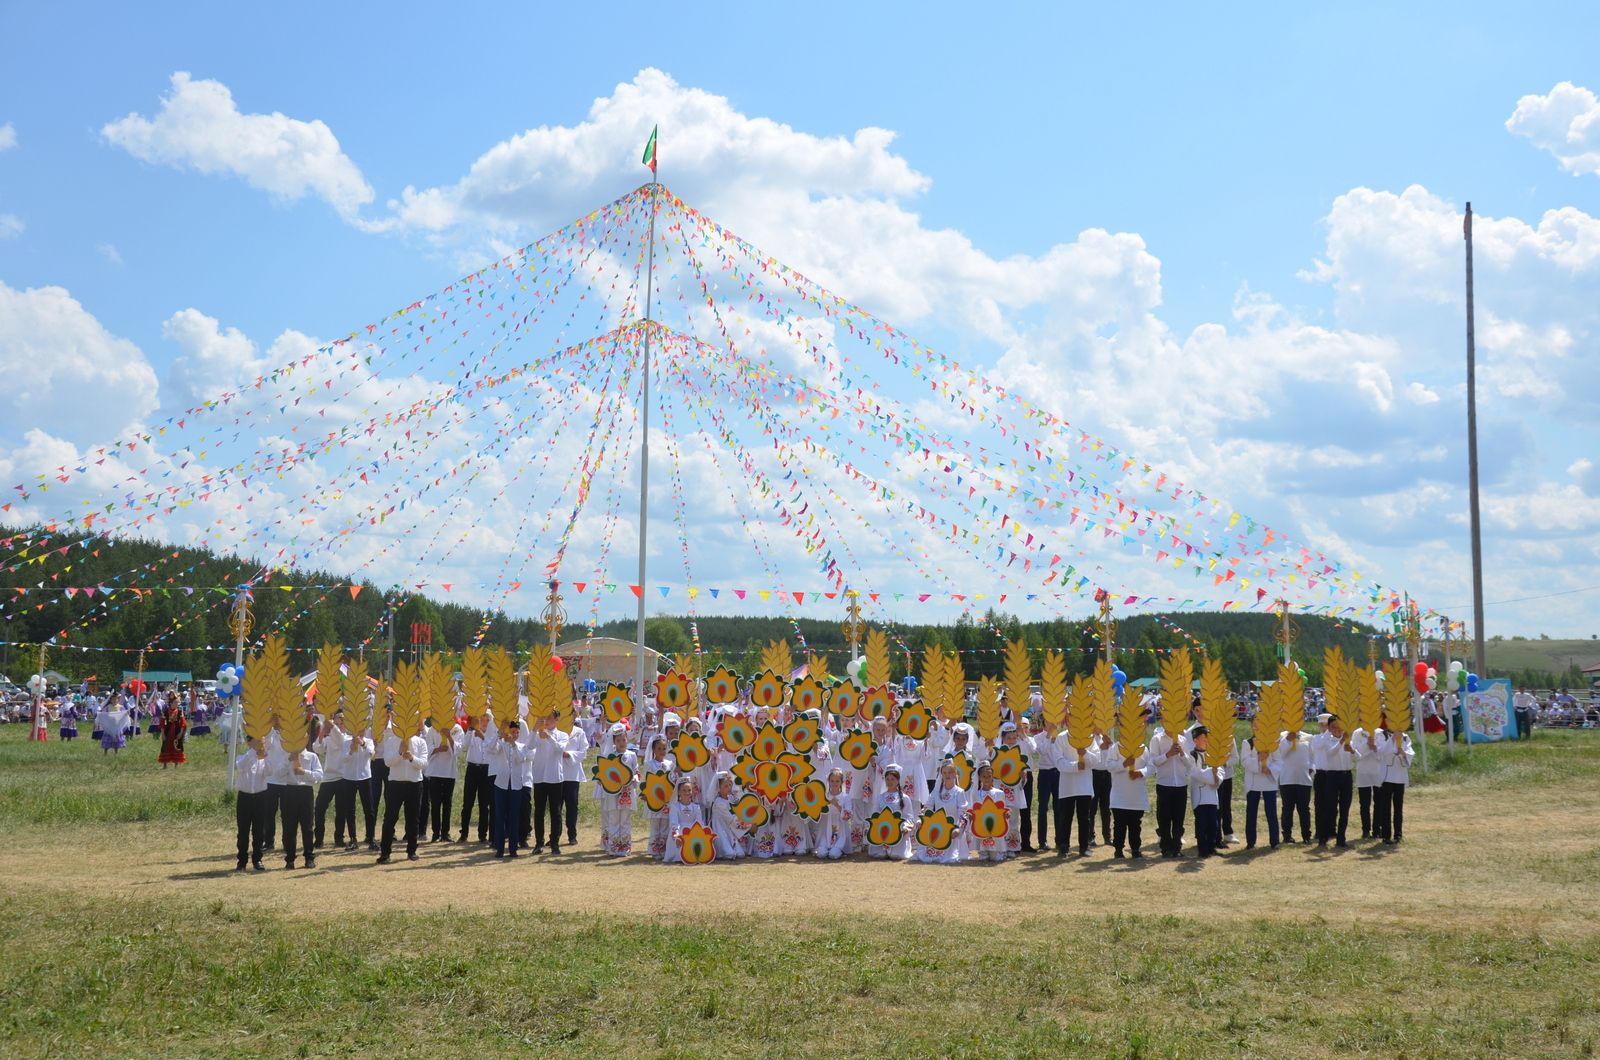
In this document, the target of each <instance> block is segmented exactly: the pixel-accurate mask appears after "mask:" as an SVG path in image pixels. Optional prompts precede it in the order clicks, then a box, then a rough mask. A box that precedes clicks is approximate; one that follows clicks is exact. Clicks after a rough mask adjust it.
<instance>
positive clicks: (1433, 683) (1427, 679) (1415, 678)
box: [1411, 662, 1439, 692]
mask: <svg viewBox="0 0 1600 1060" xmlns="http://www.w3.org/2000/svg"><path fill="white" fill-rule="evenodd" d="M1411 683H1412V684H1413V685H1414V686H1416V689H1417V691H1418V692H1432V691H1433V690H1434V689H1435V688H1437V687H1438V686H1439V672H1438V671H1437V670H1435V669H1434V668H1433V667H1431V666H1429V665H1428V664H1427V663H1425V662H1419V663H1417V664H1416V666H1415V667H1413V668H1412V671H1411Z"/></svg>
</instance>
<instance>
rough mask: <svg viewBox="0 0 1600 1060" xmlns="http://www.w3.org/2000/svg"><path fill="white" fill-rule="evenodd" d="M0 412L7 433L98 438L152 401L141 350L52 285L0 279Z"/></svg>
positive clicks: (135, 417)
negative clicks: (2, 382) (0, 382)
mask: <svg viewBox="0 0 1600 1060" xmlns="http://www.w3.org/2000/svg"><path fill="white" fill-rule="evenodd" d="M0 372H3V373H4V376H5V379H6V386H5V388H4V392H3V394H0V413H3V415H4V418H5V420H6V422H7V424H8V426H9V427H10V430H9V431H8V432H7V433H9V434H11V435H13V436H15V435H17V434H21V433H22V432H24V431H25V430H27V429H28V428H30V427H38V428H41V429H43V430H45V431H47V432H48V433H50V434H52V435H54V436H56V437H59V438H66V439H82V440H84V441H92V440H99V441H104V440H106V439H108V438H109V437H111V436H113V435H115V434H118V433H119V432H121V431H122V430H124V429H125V428H127V427H128V426H130V425H131V424H134V423H137V422H139V421H140V419H141V418H142V417H144V416H145V415H146V414H148V413H149V412H151V411H152V410H153V409H154V408H155V407H156V391H157V387H156V375H155V372H154V371H153V370H152V369H151V367H150V363H149V361H147V360H146V359H145V356H144V353H143V351H141V350H140V349H139V347H137V346H135V345H134V344H133V343H132V342H129V341H128V340H127V339H123V338H119V337H117V336H115V335H113V334H111V333H110V332H108V331H107V330H106V329H105V327H104V326H102V325H101V323H100V322H99V321H98V320H96V319H95V318H94V316H92V315H91V314H90V313H89V312H88V311H87V310H86V309H84V307H83V306H82V305H80V304H79V303H78V302H77V301H76V300H75V299H74V298H73V297H72V295H70V294H69V293H67V291H66V290H65V289H63V288H60V287H37V288H29V289H26V290H21V291H19V290H15V289H14V288H11V287H8V286H7V285H6V284H5V283H4V282H0Z"/></svg>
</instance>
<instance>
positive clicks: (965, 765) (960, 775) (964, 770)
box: [945, 751, 974, 788]
mask: <svg viewBox="0 0 1600 1060" xmlns="http://www.w3.org/2000/svg"><path fill="white" fill-rule="evenodd" d="M945 761H946V762H949V763H950V764H951V765H953V766H955V767H956V787H958V788H970V787H972V770H973V768H974V767H973V764H972V756H971V755H969V754H967V752H965V751H962V752H961V753H960V754H958V755H948V756H946V757H945Z"/></svg>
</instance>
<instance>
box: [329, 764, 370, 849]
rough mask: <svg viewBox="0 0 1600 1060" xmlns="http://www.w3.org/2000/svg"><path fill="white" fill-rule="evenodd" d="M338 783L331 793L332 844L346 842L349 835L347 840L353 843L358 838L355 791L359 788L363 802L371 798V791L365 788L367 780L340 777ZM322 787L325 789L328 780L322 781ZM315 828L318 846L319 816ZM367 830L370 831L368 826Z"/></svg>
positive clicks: (339, 844) (338, 844) (340, 844)
mask: <svg viewBox="0 0 1600 1060" xmlns="http://www.w3.org/2000/svg"><path fill="white" fill-rule="evenodd" d="M338 785H339V790H338V791H336V792H334V795H333V845H334V846H343V845H344V844H345V842H346V838H345V837H346V836H348V837H349V840H348V841H349V842H350V843H351V844H352V845H354V844H355V842H356V840H357V839H358V838H359V833H357V832H356V793H357V791H358V790H359V792H360V794H361V801H362V802H363V803H365V802H368V801H369V800H371V798H372V793H371V792H370V791H368V790H367V782H366V781H364V780H344V779H342V778H341V779H340V780H339V781H338ZM322 787H323V790H327V787H328V782H327V781H323V784H322ZM317 828H318V832H317V846H319V847H320V846H322V832H321V828H322V821H321V819H320V818H319V819H318V821H317ZM368 831H369V832H370V831H371V828H370V826H369V827H368Z"/></svg>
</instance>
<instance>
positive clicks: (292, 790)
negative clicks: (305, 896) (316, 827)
mask: <svg viewBox="0 0 1600 1060" xmlns="http://www.w3.org/2000/svg"><path fill="white" fill-rule="evenodd" d="M315 796H316V792H314V791H312V790H311V786H310V785H309V784H285V785H284V786H283V860H284V864H286V865H288V866H290V867H291V868H293V867H294V856H295V853H296V851H297V848H298V847H301V846H303V847H305V851H306V857H307V858H310V857H311V855H312V853H313V852H314V850H315V848H314V847H312V845H311V806H312V802H313V801H314V799H315ZM297 841H298V843H297Z"/></svg>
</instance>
